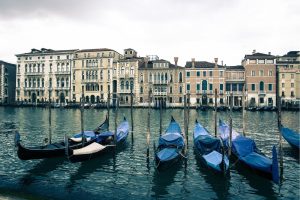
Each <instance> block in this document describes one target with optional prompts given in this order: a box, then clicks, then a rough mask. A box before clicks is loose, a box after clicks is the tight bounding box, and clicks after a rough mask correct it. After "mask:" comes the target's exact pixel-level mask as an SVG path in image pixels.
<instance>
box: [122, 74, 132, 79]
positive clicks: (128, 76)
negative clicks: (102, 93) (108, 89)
mask: <svg viewBox="0 0 300 200" xmlns="http://www.w3.org/2000/svg"><path fill="white" fill-rule="evenodd" d="M119 78H134V74H119Z"/></svg>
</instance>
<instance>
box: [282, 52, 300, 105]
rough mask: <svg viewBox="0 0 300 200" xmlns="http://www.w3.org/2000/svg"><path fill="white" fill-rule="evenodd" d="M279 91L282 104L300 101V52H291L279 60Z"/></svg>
mask: <svg viewBox="0 0 300 200" xmlns="http://www.w3.org/2000/svg"><path fill="white" fill-rule="evenodd" d="M277 70H278V72H279V74H278V78H279V81H278V89H279V96H280V97H281V100H282V103H283V104H284V105H285V104H287V103H294V102H296V101H300V86H299V84H300V51H290V52H288V53H287V54H286V55H284V56H282V57H279V58H278V60H277Z"/></svg>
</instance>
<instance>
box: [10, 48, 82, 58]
mask: <svg viewBox="0 0 300 200" xmlns="http://www.w3.org/2000/svg"><path fill="white" fill-rule="evenodd" d="M77 50H78V49H68V50H52V49H45V48H41V50H38V49H31V52H28V53H21V54H16V56H30V55H49V54H58V53H74V52H75V51H77Z"/></svg>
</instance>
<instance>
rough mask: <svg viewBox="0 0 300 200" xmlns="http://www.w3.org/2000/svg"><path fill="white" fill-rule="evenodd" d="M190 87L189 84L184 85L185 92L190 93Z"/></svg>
mask: <svg viewBox="0 0 300 200" xmlns="http://www.w3.org/2000/svg"><path fill="white" fill-rule="evenodd" d="M190 87H191V85H190V84H189V83H188V84H186V90H187V91H190V89H191V88H190Z"/></svg>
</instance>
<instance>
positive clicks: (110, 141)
mask: <svg viewBox="0 0 300 200" xmlns="http://www.w3.org/2000/svg"><path fill="white" fill-rule="evenodd" d="M128 133H129V123H128V121H127V120H126V118H125V117H124V120H123V121H122V122H121V124H120V125H119V126H118V128H117V138H116V142H117V145H121V144H122V143H124V142H125V141H126V138H127V136H128ZM113 137H114V133H112V132H110V131H106V132H104V133H101V134H99V135H98V136H97V138H96V140H95V141H93V142H92V143H90V144H89V145H87V146H85V147H82V148H77V149H74V148H73V147H72V146H69V145H66V155H67V157H68V159H69V160H70V161H71V162H82V161H85V160H90V159H93V158H95V157H98V156H100V155H101V154H104V153H107V152H110V151H112V150H113V148H115V144H114V138H113Z"/></svg>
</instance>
